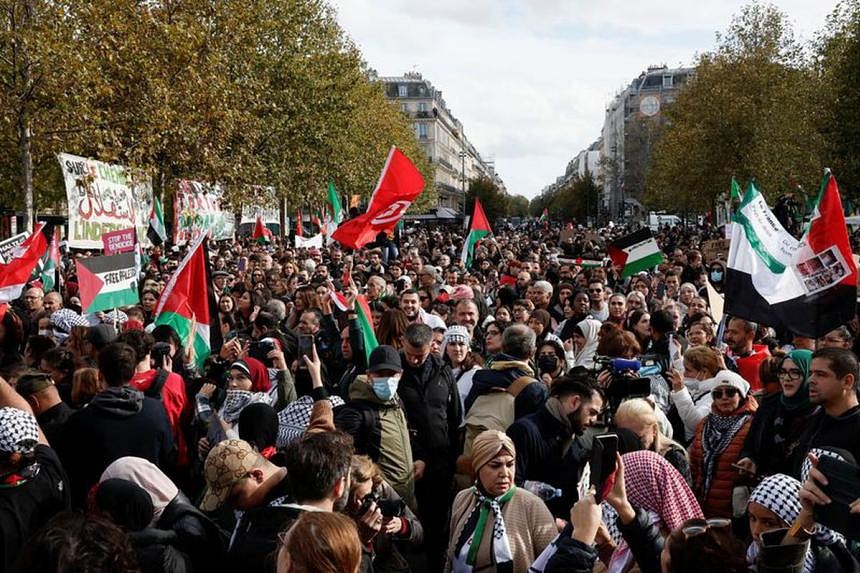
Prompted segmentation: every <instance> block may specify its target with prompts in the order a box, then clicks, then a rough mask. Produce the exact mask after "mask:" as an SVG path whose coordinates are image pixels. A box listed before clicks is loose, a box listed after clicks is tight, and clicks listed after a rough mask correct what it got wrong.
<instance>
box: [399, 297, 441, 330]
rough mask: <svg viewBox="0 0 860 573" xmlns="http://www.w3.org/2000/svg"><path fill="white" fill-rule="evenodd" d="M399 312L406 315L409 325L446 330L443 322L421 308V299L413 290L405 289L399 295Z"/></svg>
mask: <svg viewBox="0 0 860 573" xmlns="http://www.w3.org/2000/svg"><path fill="white" fill-rule="evenodd" d="M400 310H402V311H403V312H404V313H406V320H408V321H409V323H410V324H412V323H418V324H426V325H427V326H429V327H430V328H431V329H433V328H446V326H445V321H444V320H442V319H441V318H439V317H438V316H436V315H435V314H430V313H429V312H427V311H426V310H424V309H423V308H421V297H419V296H418V291H417V290H415V289H406V290H405V291H403V292H402V293H400Z"/></svg>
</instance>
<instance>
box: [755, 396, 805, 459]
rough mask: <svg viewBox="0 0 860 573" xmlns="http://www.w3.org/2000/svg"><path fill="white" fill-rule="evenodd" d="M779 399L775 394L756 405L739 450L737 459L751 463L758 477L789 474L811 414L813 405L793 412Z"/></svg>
mask: <svg viewBox="0 0 860 573" xmlns="http://www.w3.org/2000/svg"><path fill="white" fill-rule="evenodd" d="M781 396H782V393H779V392H778V393H776V394H774V395H772V396H768V397H766V398H764V399H763V400H762V401H761V402H760V403H759V407H758V410H756V412H755V415H754V416H753V420H752V424H751V425H750V431H749V433H748V434H747V437H746V440H744V447H743V449H742V450H741V458H749V459H751V460H752V461H754V462H755V464H756V473H758V475H762V476H769V475H773V474H777V473H782V474H791V473H792V470H793V468H792V459H793V458H794V455H795V450H796V449H797V448H798V447H799V446H800V445H801V439H802V437H803V434H804V429H805V427H806V425H807V424H808V423H809V422H810V419H811V418H812V417H813V416H814V415H815V407H814V406H810V407H809V408H805V409H803V410H800V411H795V412H790V411H788V410H786V409H785V408H784V407H783V406H782V404H781V403H780V397H781ZM777 428H779V431H777ZM777 435H779V437H780V439H778V440H777V439H776V437H777Z"/></svg>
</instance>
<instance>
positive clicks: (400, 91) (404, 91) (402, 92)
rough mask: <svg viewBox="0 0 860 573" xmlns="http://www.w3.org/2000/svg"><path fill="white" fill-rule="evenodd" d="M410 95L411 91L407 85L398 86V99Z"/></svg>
mask: <svg viewBox="0 0 860 573" xmlns="http://www.w3.org/2000/svg"><path fill="white" fill-rule="evenodd" d="M408 95H409V91H408V90H407V89H406V85H405V84H398V86H397V97H406V96H408Z"/></svg>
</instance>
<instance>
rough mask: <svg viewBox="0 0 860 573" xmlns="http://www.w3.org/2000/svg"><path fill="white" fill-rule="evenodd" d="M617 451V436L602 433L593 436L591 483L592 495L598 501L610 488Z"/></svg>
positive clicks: (612, 482)
mask: <svg viewBox="0 0 860 573" xmlns="http://www.w3.org/2000/svg"><path fill="white" fill-rule="evenodd" d="M617 453H618V436H617V435H616V434H602V435H600V436H595V437H594V445H593V447H592V451H591V462H590V464H589V465H590V466H591V485H593V486H594V492H595V493H594V497H595V499H596V501H597V503H600V502H601V501H602V500H603V498H604V497H606V495H607V494H608V493H609V492H610V491H611V490H612V486H613V485H614V479H612V478H614V475H615V461H616V459H615V457H616V454H617Z"/></svg>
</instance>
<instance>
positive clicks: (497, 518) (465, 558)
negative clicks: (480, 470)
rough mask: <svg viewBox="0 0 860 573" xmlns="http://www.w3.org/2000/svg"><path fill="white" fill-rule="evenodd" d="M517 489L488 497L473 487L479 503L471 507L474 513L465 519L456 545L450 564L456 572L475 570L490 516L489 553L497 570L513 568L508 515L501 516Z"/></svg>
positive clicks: (466, 572) (465, 572)
mask: <svg viewBox="0 0 860 573" xmlns="http://www.w3.org/2000/svg"><path fill="white" fill-rule="evenodd" d="M516 489H517V488H516V487H512V488H511V489H509V490H508V491H507V492H505V493H504V494H503V495H500V496H499V497H487V496H486V495H484V494H483V493H482V492H481V490H479V489H478V488H477V487H476V488H473V493H474V495H475V501H476V503H475V506H474V507H473V508H472V513H471V514H470V515H469V517H468V518H467V519H466V524H465V526H464V527H463V531H462V533H461V534H460V539H459V540H458V542H457V545H456V546H455V552H454V559H453V561H452V563H451V570H452V571H453V572H454V573H472V571H473V570H474V566H475V558H476V557H477V554H478V549H479V548H480V546H481V539H482V538H483V536H484V530H485V529H486V527H487V525H488V523H487V522H488V521H489V520H490V519H492V520H493V523H492V528H493V534H492V536H491V538H490V544H491V547H490V554H491V555H492V558H493V564H494V565H495V566H496V571H510V570H512V569H511V565H512V563H513V559H514V558H513V554H512V553H511V544H510V540H509V539H508V532H507V529H506V528H505V518H504V516H503V515H502V505H504V504H505V503H507V502H508V501H510V499H511V498H512V497H513V496H514V494H515V493H516Z"/></svg>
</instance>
